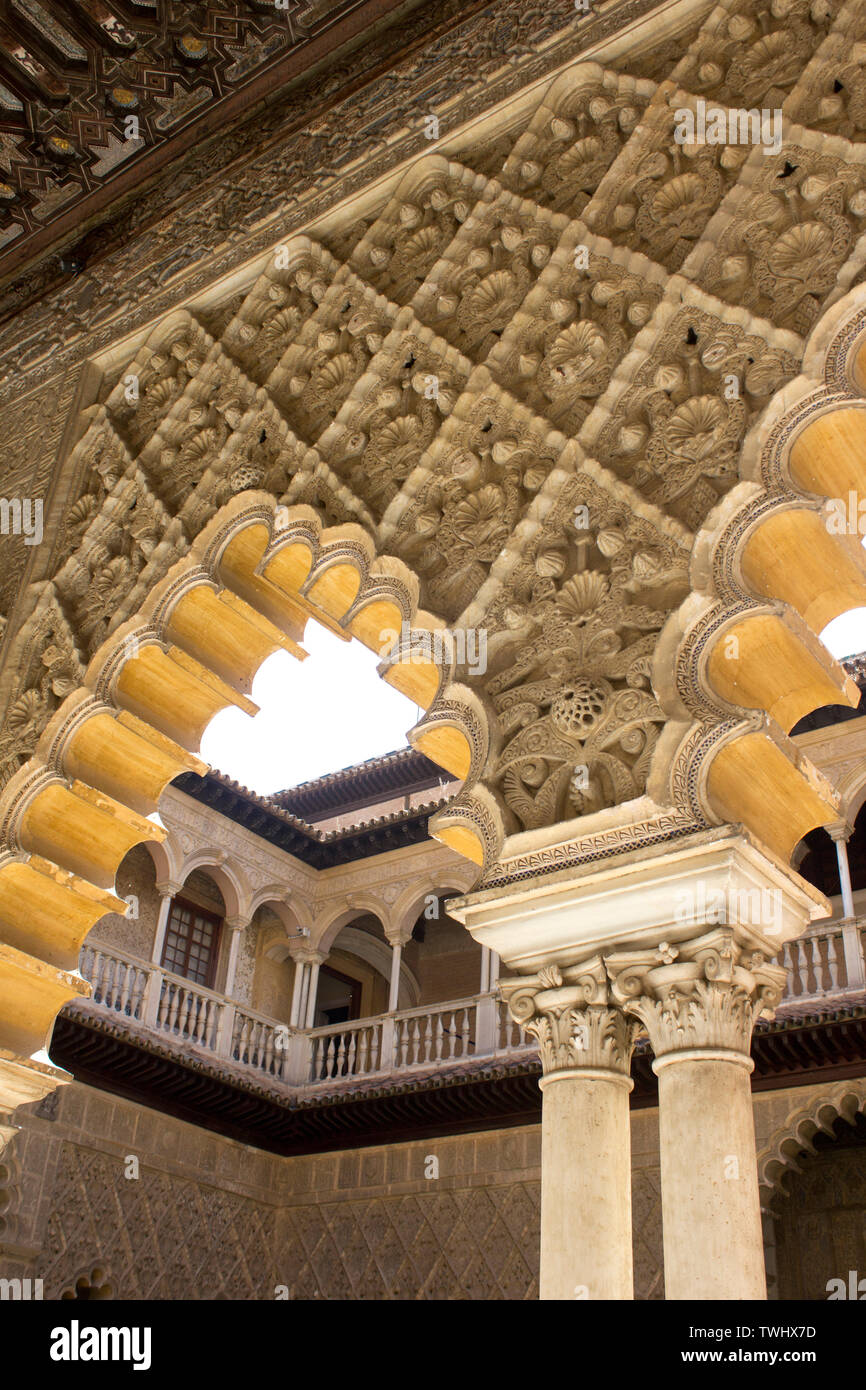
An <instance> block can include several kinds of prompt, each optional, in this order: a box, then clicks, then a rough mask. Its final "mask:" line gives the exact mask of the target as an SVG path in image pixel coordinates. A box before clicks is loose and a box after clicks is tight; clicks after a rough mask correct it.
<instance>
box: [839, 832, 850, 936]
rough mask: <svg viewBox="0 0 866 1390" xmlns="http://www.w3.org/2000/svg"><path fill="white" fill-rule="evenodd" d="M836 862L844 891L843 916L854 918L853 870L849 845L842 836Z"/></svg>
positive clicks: (841, 887)
mask: <svg viewBox="0 0 866 1390" xmlns="http://www.w3.org/2000/svg"><path fill="white" fill-rule="evenodd" d="M836 860H837V862H838V864H839V887H840V889H841V890H842V915H843V917H853V916H854V894H853V892H852V889H851V870H850V868H849V865H848V845H847V842H846V841H845V840H843V839H842V837H841V835H840V836H839V837H838V838H837V839H836Z"/></svg>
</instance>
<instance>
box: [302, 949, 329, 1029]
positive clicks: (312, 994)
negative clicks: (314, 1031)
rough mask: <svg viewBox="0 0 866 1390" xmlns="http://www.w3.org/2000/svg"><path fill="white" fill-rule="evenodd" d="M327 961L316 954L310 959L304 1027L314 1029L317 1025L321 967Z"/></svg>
mask: <svg viewBox="0 0 866 1390" xmlns="http://www.w3.org/2000/svg"><path fill="white" fill-rule="evenodd" d="M325 960H326V957H325V956H318V955H316V954H315V953H314V954H312V955H311V956H310V957H309V961H310V969H309V983H308V985H307V994H306V1007H305V1016H304V1025H303V1026H304V1027H305V1028H313V1027H315V1023H316V993H317V991H318V988H319V967H320V966H321V965H322V964H323V962H324V961H325Z"/></svg>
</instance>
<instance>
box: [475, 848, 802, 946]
mask: <svg viewBox="0 0 866 1390" xmlns="http://www.w3.org/2000/svg"><path fill="white" fill-rule="evenodd" d="M762 895H763V896H762ZM449 910H450V911H451V913H452V915H453V916H455V917H457V919H458V920H459V921H462V922H464V924H465V925H466V926H467V927H468V929H469V930H470V932H471V933H472V935H473V936H474V937H475V939H476V940H477V941H480V942H481V944H482V945H484V946H489V947H490V948H491V949H492V950H495V951H497V952H498V953H499V955H500V956H501V957H502V959H503V960H504V961H506V962H507V963H508V965H510V966H511V967H512V968H513V969H517V970H521V971H524V972H532V971H537V970H538V969H539V968H542V967H544V966H546V965H553V964H556V965H558V966H559V967H560V969H561V968H562V967H563V965H574V964H579V963H580V962H581V961H584V960H588V959H590V958H591V957H592V956H594V955H596V954H599V953H601V954H603V955H607V954H611V953H612V952H613V951H614V949H617V950H622V949H626V948H634V949H636V950H638V949H642V948H644V947H652V948H653V949H655V948H656V947H657V945H658V942H659V941H660V940H667V941H671V942H673V943H674V944H676V943H678V942H680V941H685V940H688V939H689V938H690V937H693V936H694V935H695V934H696V932H697V931H698V929H699V928H700V927H701V926H711V925H718V924H724V923H726V922H730V923H739V924H741V929H742V931H743V933H744V936H745V937H746V938H748V940H749V941H750V942H751V943H752V949H753V950H764V951H765V952H766V953H767V954H768V955H773V954H775V952H776V951H778V950H779V949H781V946H782V945H783V944H784V942H785V941H787V940H790V938H791V937H792V936H798V935H799V934H800V932H801V931H802V930H803V927H804V926H805V925H806V924H807V923H808V922H809V921H810V920H813V919H814V918H816V917H820V916H825V915H826V914H827V912H828V911H829V908H828V905H827V903H826V899H824V897H823V896H822V895H821V894H820V893H819V892H818V891H817V889H815V888H812V886H811V885H810V884H807V883H806V882H805V881H804V880H802V879H799V878H798V877H797V875H795V874H794V873H793V871H791V870H790V869H787V868H786V867H785V866H783V865H782V864H781V863H780V862H779V861H778V860H776V859H774V858H772V857H771V856H769V855H768V854H767V853H766V851H764V850H762V849H760V848H758V846H757V845H756V844H755V842H754V841H753V840H752V838H751V837H750V836H749V835H748V834H747V833H745V832H743V831H742V830H737V829H734V830H732V829H731V827H718V828H714V829H708V830H703V831H699V832H696V833H694V834H693V835H692V836H690V837H688V838H687V839H685V840H684V841H682V842H681V843H680V844H678V845H677V846H675V847H672V846H670V845H666V844H662V845H657V846H654V847H652V848H651V849H650V850H645V849H642V848H634V849H632V850H630V851H628V852H627V853H623V854H621V855H619V856H616V857H613V858H611V859H609V860H607V861H606V862H605V863H604V864H602V865H593V864H590V865H586V866H583V867H581V868H578V869H574V870H562V871H561V872H559V873H557V874H551V875H549V876H547V877H544V878H536V879H527V880H526V882H522V883H518V884H513V885H510V886H505V887H502V888H488V889H484V890H482V891H479V892H477V893H473V894H472V895H471V896H470V897H466V898H462V899H458V900H457V901H456V902H454V903H453V904H451V906H450V908H449Z"/></svg>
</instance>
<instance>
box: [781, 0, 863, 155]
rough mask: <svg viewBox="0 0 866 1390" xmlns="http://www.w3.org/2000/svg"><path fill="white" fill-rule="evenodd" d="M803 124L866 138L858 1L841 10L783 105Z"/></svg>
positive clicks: (850, 2)
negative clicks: (829, 31)
mask: <svg viewBox="0 0 866 1390" xmlns="http://www.w3.org/2000/svg"><path fill="white" fill-rule="evenodd" d="M785 111H786V114H787V115H789V116H790V117H791V119H792V120H794V121H799V122H800V124H801V125H807V126H811V127H812V129H814V130H824V131H827V132H828V133H830V132H832V133H833V134H835V135H842V136H844V138H845V139H846V140H851V141H856V142H861V141H863V140H864V139H866V14H864V12H863V6H862V5H859V4H857V3H856V0H853V3H852V0H849V3H848V4H846V5H845V6H844V7H843V9H842V10H840V11H839V14H838V18H837V20H836V23H835V24H834V26H833V29H832V31H831V33H830V34H829V35H828V37H827V38H826V39H825V41H824V43H823V44H822V45H821V47H820V48H819V49H818V52H817V53H816V54H815V57H814V58H813V59H812V62H811V63H810V64H809V66H808V67H807V68H806V70H805V71H804V72H803V73H802V74H801V76H800V78H799V80H798V82H797V85H796V87H795V88H794V89H793V91H792V92H791V95H790V96H789V97H788V99H787V102H786V104H785Z"/></svg>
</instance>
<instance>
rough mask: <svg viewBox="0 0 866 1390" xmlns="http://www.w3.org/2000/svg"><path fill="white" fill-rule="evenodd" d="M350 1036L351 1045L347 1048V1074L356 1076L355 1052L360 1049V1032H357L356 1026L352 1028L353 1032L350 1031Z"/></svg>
mask: <svg viewBox="0 0 866 1390" xmlns="http://www.w3.org/2000/svg"><path fill="white" fill-rule="evenodd" d="M348 1037H349V1046H348V1047H347V1048H346V1072H347V1075H349V1076H354V1075H355V1054H356V1053H357V1050H358V1034H357V1033H356V1032H355V1030H354V1028H353V1029H352V1031H351V1033H349V1035H348Z"/></svg>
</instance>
